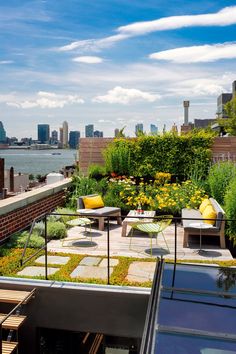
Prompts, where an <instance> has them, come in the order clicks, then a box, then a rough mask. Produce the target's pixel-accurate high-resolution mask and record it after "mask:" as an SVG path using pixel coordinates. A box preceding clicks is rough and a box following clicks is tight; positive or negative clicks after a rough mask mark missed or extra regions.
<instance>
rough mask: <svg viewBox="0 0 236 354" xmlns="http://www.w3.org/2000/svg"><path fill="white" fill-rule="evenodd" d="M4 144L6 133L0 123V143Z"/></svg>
mask: <svg viewBox="0 0 236 354" xmlns="http://www.w3.org/2000/svg"><path fill="white" fill-rule="evenodd" d="M5 142H6V131H5V129H4V126H3V123H2V122H1V121H0V143H5Z"/></svg>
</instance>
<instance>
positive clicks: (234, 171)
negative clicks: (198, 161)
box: [208, 161, 236, 205]
mask: <svg viewBox="0 0 236 354" xmlns="http://www.w3.org/2000/svg"><path fill="white" fill-rule="evenodd" d="M235 176H236V167H235V164H234V163H233V162H230V161H226V162H219V163H216V164H215V165H213V166H212V167H211V168H210V171H209V176H208V184H209V188H210V194H211V195H212V197H213V198H215V199H216V200H217V201H218V203H219V204H221V205H223V204H224V196H225V193H226V190H227V187H228V185H229V183H230V182H231V180H232V179H233V178H234V177H235Z"/></svg>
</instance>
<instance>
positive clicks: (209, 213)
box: [202, 205, 217, 225]
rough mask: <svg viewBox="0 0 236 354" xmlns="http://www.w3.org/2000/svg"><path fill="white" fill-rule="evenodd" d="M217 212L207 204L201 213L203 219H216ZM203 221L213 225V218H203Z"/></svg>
mask: <svg viewBox="0 0 236 354" xmlns="http://www.w3.org/2000/svg"><path fill="white" fill-rule="evenodd" d="M216 216H217V213H216V211H215V210H214V209H213V207H212V206H211V205H208V206H207V207H206V208H205V210H204V212H203V213H202V217H203V219H216ZM204 222H205V223H207V224H211V225H214V224H215V220H204Z"/></svg>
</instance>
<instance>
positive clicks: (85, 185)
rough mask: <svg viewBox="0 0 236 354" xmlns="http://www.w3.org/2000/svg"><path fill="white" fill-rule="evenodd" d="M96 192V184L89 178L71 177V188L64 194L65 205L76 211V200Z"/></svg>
mask: <svg viewBox="0 0 236 354" xmlns="http://www.w3.org/2000/svg"><path fill="white" fill-rule="evenodd" d="M97 191H98V182H97V181H96V180H95V179H93V178H89V177H81V176H78V175H73V176H72V181H71V186H70V187H69V189H68V191H67V194H66V205H67V206H68V207H69V208H71V209H74V210H76V209H77V200H78V198H79V197H80V196H82V195H88V194H94V193H97Z"/></svg>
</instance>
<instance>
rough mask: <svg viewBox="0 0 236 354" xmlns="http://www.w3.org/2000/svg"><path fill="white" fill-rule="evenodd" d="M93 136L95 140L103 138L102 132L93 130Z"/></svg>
mask: <svg viewBox="0 0 236 354" xmlns="http://www.w3.org/2000/svg"><path fill="white" fill-rule="evenodd" d="M93 136H94V137H95V138H103V132H101V131H99V130H95V132H94V133H93Z"/></svg>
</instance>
